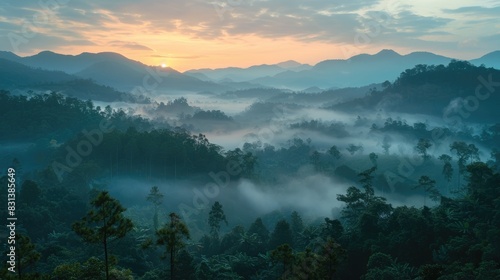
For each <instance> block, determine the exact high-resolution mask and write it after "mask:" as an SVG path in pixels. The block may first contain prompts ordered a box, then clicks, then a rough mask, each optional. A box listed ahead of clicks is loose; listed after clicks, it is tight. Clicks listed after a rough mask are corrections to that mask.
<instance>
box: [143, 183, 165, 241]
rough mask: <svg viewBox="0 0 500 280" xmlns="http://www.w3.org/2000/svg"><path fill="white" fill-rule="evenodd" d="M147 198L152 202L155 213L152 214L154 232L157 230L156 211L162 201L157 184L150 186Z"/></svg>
mask: <svg viewBox="0 0 500 280" xmlns="http://www.w3.org/2000/svg"><path fill="white" fill-rule="evenodd" d="M147 200H148V201H150V202H151V203H153V206H154V211H155V213H154V216H153V225H154V229H155V232H156V231H157V230H158V211H159V209H160V205H161V204H162V203H163V194H162V193H161V192H160V189H159V188H158V187H157V186H153V187H152V188H151V190H150V191H149V195H148V197H147Z"/></svg>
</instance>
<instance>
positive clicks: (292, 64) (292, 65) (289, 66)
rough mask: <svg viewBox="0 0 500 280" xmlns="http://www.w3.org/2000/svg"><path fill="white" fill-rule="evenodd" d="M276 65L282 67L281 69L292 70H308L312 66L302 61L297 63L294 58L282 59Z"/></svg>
mask: <svg viewBox="0 0 500 280" xmlns="http://www.w3.org/2000/svg"><path fill="white" fill-rule="evenodd" d="M276 65H277V66H279V67H281V68H283V69H286V70H292V71H302V70H309V69H311V68H312V66H311V65H309V64H302V63H299V62H297V61H295V60H288V61H283V62H280V63H278V64H276Z"/></svg>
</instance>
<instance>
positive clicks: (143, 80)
mask: <svg viewBox="0 0 500 280" xmlns="http://www.w3.org/2000/svg"><path fill="white" fill-rule="evenodd" d="M76 75H77V76H80V77H84V78H88V79H92V80H95V81H97V82H99V83H101V84H105V85H109V86H112V87H114V88H117V89H119V90H123V91H127V92H129V91H134V89H136V88H138V87H139V88H141V89H142V90H145V91H147V92H150V93H155V92H156V91H158V90H176V91H213V92H221V91H225V90H228V89H230V88H228V87H226V86H222V85H219V84H216V83H214V82H210V81H202V80H200V79H198V78H195V77H192V76H189V75H184V74H182V73H180V72H178V71H176V70H174V69H172V68H170V67H167V68H161V67H152V66H145V65H140V66H134V65H126V64H124V63H122V62H100V63H96V64H93V65H92V66H90V67H88V68H86V69H85V70H83V71H81V72H78V73H76Z"/></svg>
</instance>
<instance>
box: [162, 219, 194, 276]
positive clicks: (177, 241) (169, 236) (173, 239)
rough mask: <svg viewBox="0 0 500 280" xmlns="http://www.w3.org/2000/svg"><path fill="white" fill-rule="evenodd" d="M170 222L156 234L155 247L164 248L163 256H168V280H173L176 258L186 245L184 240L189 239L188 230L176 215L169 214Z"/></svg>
mask: <svg viewBox="0 0 500 280" xmlns="http://www.w3.org/2000/svg"><path fill="white" fill-rule="evenodd" d="M169 217H170V222H169V223H168V224H165V225H164V226H163V227H162V228H160V229H159V230H158V231H157V232H156V236H157V240H156V244H157V245H163V246H165V254H164V257H166V256H167V254H168V255H169V256H170V279H175V262H176V256H177V253H178V251H179V250H180V249H182V248H183V247H184V246H185V245H186V244H185V242H184V240H185V239H189V238H190V235H189V230H188V228H187V226H186V224H184V223H183V222H182V221H181V218H180V217H179V216H178V215H177V214H176V213H170V215H169Z"/></svg>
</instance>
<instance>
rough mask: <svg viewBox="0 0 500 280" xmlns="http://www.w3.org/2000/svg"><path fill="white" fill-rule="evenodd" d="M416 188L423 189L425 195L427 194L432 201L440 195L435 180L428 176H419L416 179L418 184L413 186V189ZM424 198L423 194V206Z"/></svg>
mask: <svg viewBox="0 0 500 280" xmlns="http://www.w3.org/2000/svg"><path fill="white" fill-rule="evenodd" d="M416 188H421V189H423V190H424V191H425V193H426V195H428V196H429V197H430V198H431V199H432V200H434V201H436V200H438V199H439V197H440V196H441V194H440V193H439V191H438V190H437V189H436V181H434V180H432V179H431V178H429V177H428V176H421V177H420V179H418V185H417V186H415V187H414V189H416ZM425 198H426V196H424V206H425Z"/></svg>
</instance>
